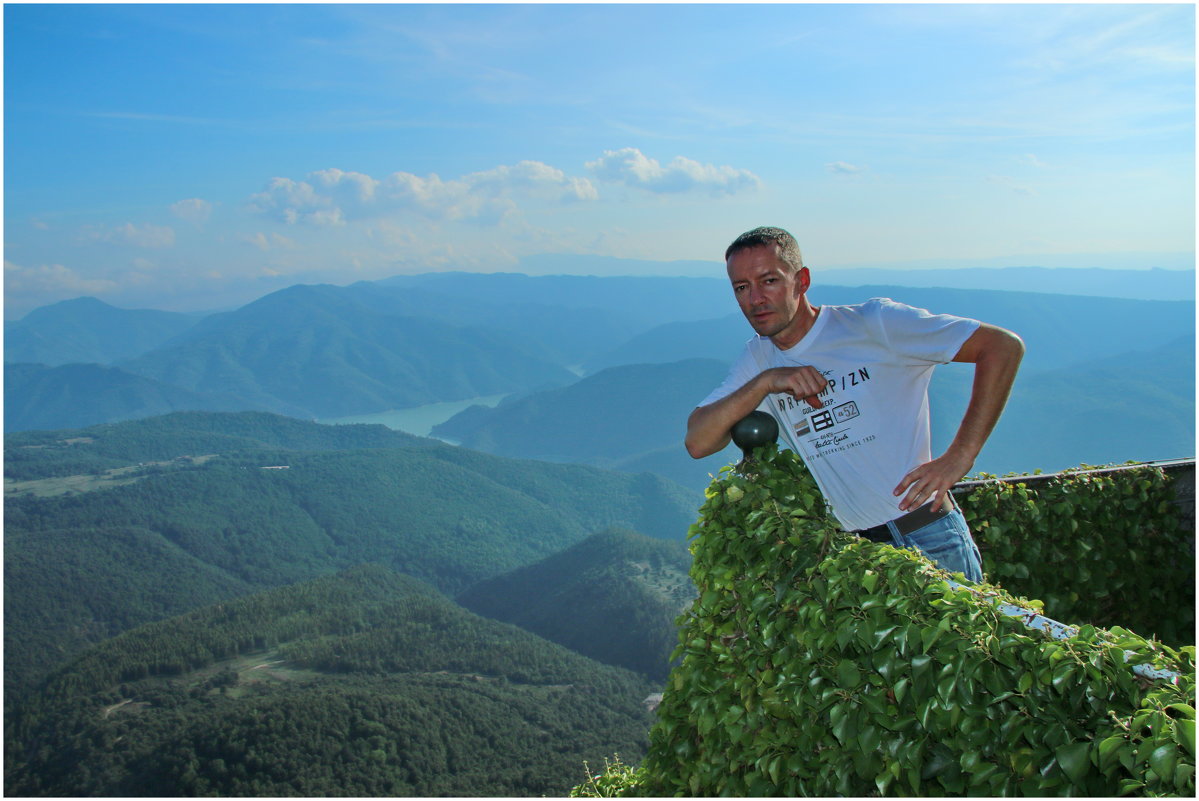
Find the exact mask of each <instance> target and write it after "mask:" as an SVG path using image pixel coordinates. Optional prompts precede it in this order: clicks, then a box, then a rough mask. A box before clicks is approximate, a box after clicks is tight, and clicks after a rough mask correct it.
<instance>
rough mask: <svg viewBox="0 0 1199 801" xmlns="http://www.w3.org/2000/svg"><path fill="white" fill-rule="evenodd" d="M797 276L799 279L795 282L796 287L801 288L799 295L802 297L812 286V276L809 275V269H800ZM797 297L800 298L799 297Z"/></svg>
mask: <svg viewBox="0 0 1199 801" xmlns="http://www.w3.org/2000/svg"><path fill="white" fill-rule="evenodd" d="M795 275H796V278H798V279H799V280H797V281H796V282H795V285H796V286H797V287H799V295H802V294H803V293H805V292H807V291H808V287H810V286H811V285H812V276H811V275H809V274H808V268H807V267H800V268H799V272H797V273H796V274H795ZM796 297H798V295H797V296H796Z"/></svg>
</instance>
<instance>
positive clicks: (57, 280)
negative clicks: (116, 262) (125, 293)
mask: <svg viewBox="0 0 1199 801" xmlns="http://www.w3.org/2000/svg"><path fill="white" fill-rule="evenodd" d="M116 288H117V283H116V282H115V281H109V280H107V279H103V278H84V277H83V276H81V275H79V273H77V272H75V271H74V270H72V269H71V268H69V267H65V266H63V265H61V264H41V265H38V266H37V267H23V266H21V265H19V264H15V263H13V262H11V261H5V262H4V293H5V295H6V296H24V295H54V296H60V297H62V296H70V297H74V296H77V295H102V294H104V293H105V292H111V291H112V290H114V289H116Z"/></svg>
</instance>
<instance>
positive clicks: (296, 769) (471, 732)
mask: <svg viewBox="0 0 1199 801" xmlns="http://www.w3.org/2000/svg"><path fill="white" fill-rule="evenodd" d="M652 689H653V687H652V685H650V684H649V683H648V682H647V681H646V680H645V679H644V678H641V677H638V676H636V675H635V674H632V673H630V672H628V671H623V670H619V669H617V668H612V667H607V666H604V665H599V664H597V663H595V662H592V661H591V660H588V659H586V658H584V657H581V656H578V655H577V654H574V653H572V652H570V651H568V650H566V649H564V648H561V647H559V646H556V645H553V644H551V643H548V642H546V641H544V640H541V639H539V638H537V637H535V636H533V635H531V634H528V633H526V632H524V631H521V630H520V629H517V628H515V627H512V626H507V625H504V624H501V623H496V622H493V621H488V620H485V619H483V618H479V617H477V616H475V615H472V614H470V613H468V612H466V611H465V610H462V609H461V608H460V607H457V606H456V605H454V604H453V603H452V602H451V601H449V600H448V599H446V598H445V597H444V596H441V595H440V594H439V593H437V592H436V591H435V590H433V589H432V588H431V587H428V586H427V585H424V584H422V583H421V582H418V581H416V580H413V579H410V578H407V577H405V576H401V575H398V574H395V573H393V572H391V571H388V570H386V569H384V568H381V567H376V566H371V567H360V568H355V569H351V570H347V571H344V572H342V573H338V574H336V575H332V576H326V577H323V578H320V579H316V580H313V581H309V582H304V583H300V584H296V585H291V586H288V587H284V588H280V589H275V590H270V591H267V592H264V593H260V594H257V595H253V596H249V597H246V598H243V599H240V600H237V601H231V602H226V603H222V604H218V605H215V606H208V607H205V608H202V609H198V610H196V611H194V612H191V613H188V614H186V615H183V616H181V617H177V618H172V619H168V620H165V621H162V622H159V623H154V624H149V625H146V626H143V627H141V628H138V629H134V630H131V631H129V632H126V633H125V634H122V635H119V636H117V637H115V638H112V639H110V640H108V641H106V642H104V643H103V644H101V645H98V646H96V647H94V648H92V649H90V650H89V651H86V652H84V653H83V654H81V655H80V656H79V657H78V658H77V659H75V660H73V661H72V662H71V663H69V664H68V665H66V666H65V667H63V668H62V669H61V670H59V671H57V672H56V673H55V674H53V675H52V676H51V677H50V678H49V680H48V681H47V682H46V683H45V684H44V685H43V688H42V689H41V691H40V692H38V693H36V694H34V695H32V696H31V697H30V698H29V699H28V701H27V703H26V704H25V705H24V706H23V708H22V710H21V711H20V712H19V713H17V714H16V715H15V716H10V717H9V721H8V725H7V726H6V730H7V732H8V740H7V743H6V760H5V771H6V781H5V790H6V792H7V793H8V794H10V795H11V794H15V795H50V796H56V795H68V796H77V795H94V796H130V795H150V796H178V795H224V796H237V795H241V796H292V795H298V796H325V795H336V796H344V795H349V796H375V795H378V796H405V795H456V796H470V795H514V796H533V795H564V794H565V792H566V790H567V789H568V788H569V786H570V785H571V784H572V783H573V782H574V781H577V777H578V775H579V771H580V770H581V765H582V763H583V761H584V760H591V761H594V762H598V761H599V760H600V759H602V757H603V755H604V754H606V753H609V752H612V751H617V752H620V753H626V754H629V755H630V757H637V756H640V755H641V754H643V753H644V750H645V745H646V738H647V731H648V726H649V723H650V722H651V717H650V715H649V713H648V711H647V710H646V709H645V707H644V705H643V703H642V701H643V699H644V698H645V696H646V694H647V693H648V692H649V691H650V690H652Z"/></svg>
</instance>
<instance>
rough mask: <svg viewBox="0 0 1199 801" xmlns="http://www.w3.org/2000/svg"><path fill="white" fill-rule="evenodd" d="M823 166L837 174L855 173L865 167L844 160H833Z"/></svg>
mask: <svg viewBox="0 0 1199 801" xmlns="http://www.w3.org/2000/svg"><path fill="white" fill-rule="evenodd" d="M824 168H825V169H826V170H828V171H829V172H831V173H836V174H838V175H856V174H857V173H859V172H861V171H862V170H863V169H865V168H864V167H859V166H857V165H856V164H848V163H846V162H844V161H834V162H832V163H831V164H825V165H824Z"/></svg>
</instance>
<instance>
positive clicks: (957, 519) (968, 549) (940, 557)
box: [887, 509, 983, 582]
mask: <svg viewBox="0 0 1199 801" xmlns="http://www.w3.org/2000/svg"><path fill="white" fill-rule="evenodd" d="M887 530H888V531H890V532H891V539H892V540H894V544H895V547H896V548H914V549H916V550H917V551H920V552H921V553H923V554H924V555H925V556H927V557H928V558H929V559H931V560H932V561H933V562H935V563H936V565H937V567H940V568H944V569H945V570H948V571H949V572H950V573H962V574H964V575H965V576H966V578H967V579H968V580H970V581H973V582H979V581H982V580H983V568H982V557H981V556H980V555H979V553H978V546H977V545H975V544H974V538H973V537H971V536H970V529H969V527H968V526H967V525H966V518H965V517H963V516H962V512H961V510H959V509H954V510H953V511H952V512H950V513H949V514H947V515H945V516H944V517H942V518H941V519H940V520H934V521H933V522H931V523H929V524H928V525H927V526H924V527H923V528H918V529H916V530H915V531H913V532H912V533H910V534H900V533H899V532H898V531H896V529H895V523H893V522H891V523H887Z"/></svg>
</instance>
